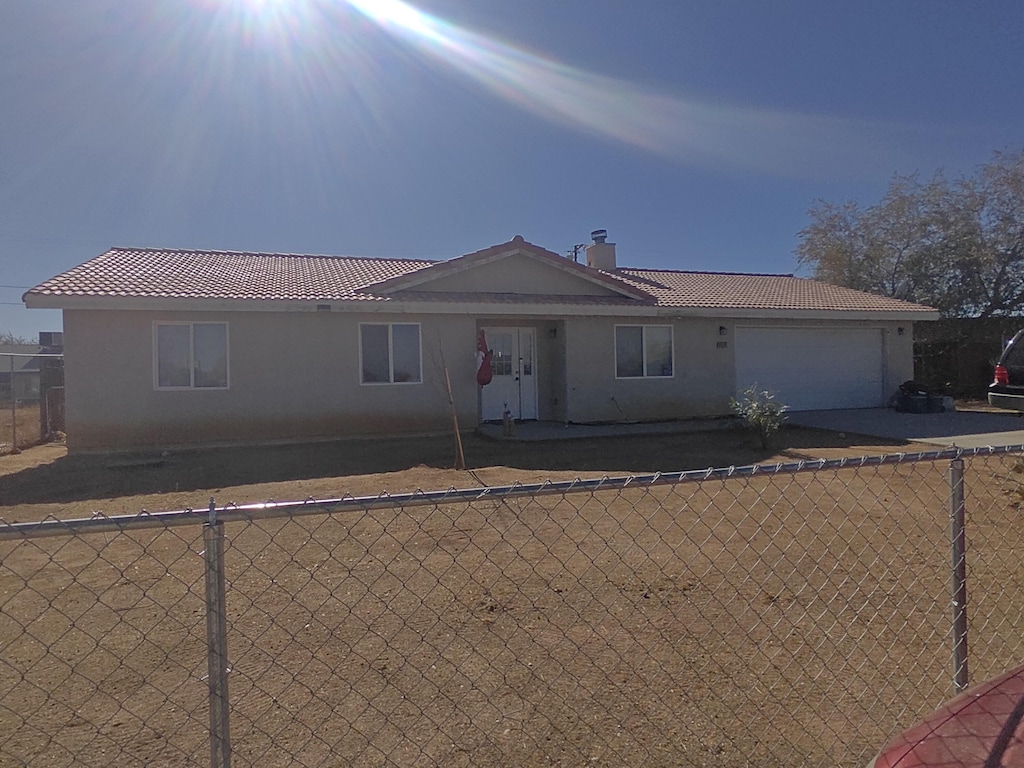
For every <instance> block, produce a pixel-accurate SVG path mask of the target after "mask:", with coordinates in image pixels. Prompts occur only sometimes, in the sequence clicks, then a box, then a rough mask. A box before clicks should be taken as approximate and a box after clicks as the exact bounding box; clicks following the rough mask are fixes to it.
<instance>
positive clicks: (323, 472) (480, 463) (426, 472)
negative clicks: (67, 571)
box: [0, 427, 919, 522]
mask: <svg viewBox="0 0 1024 768" xmlns="http://www.w3.org/2000/svg"><path fill="white" fill-rule="evenodd" d="M464 448H465V457H466V463H467V467H468V468H467V470H465V471H457V470H454V469H452V467H453V466H454V461H455V449H454V443H453V440H452V438H451V437H447V436H442V437H416V438H394V439H381V440H351V441H338V442H324V443H315V444H306V445H277V446H260V447H234V448H212V449H206V450H189V451H177V452H164V453H149V454H138V455H131V456H123V455H119V456H103V455H73V456H68V455H67V453H66V451H65V449H64V447H63V446H62V445H60V444H45V445H38V446H35V447H33V448H31V449H28V450H25V451H23V452H22V453H20V454H17V455H6V456H0V516H2V517H3V518H4V519H6V520H8V521H9V522H13V521H16V520H29V519H39V517H40V516H45V515H54V516H57V517H61V518H68V517H82V516H89V515H92V514H93V513H94V512H102V513H104V514H108V515H112V514H131V513H135V512H138V511H139V510H141V509H148V510H150V511H158V510H174V509H183V508H186V507H193V508H196V507H205V506H206V505H207V504H208V503H209V498H210V497H211V496H213V497H215V498H216V499H217V502H218V504H223V503H228V502H235V503H239V504H241V503H245V502H256V501H265V500H267V499H276V500H279V501H284V500H297V499H305V498H310V497H312V498H331V497H339V496H343V495H345V494H349V495H353V496H362V495H376V494H378V493H381V492H389V493H400V492H405V491H414V490H417V489H420V490H438V489H445V488H451V487H456V488H467V487H469V488H471V487H476V486H480V485H488V486H498V485H507V484H511V483H514V482H517V481H518V482H536V481H538V480H559V479H562V480H565V479H572V478H575V477H601V476H617V475H630V474H645V473H651V472H677V471H681V470H688V469H706V468H707V467H728V466H745V465H750V464H758V463H777V462H793V461H800V460H804V459H817V458H838V457H841V456H863V455H876V454H880V453H895V452H900V451H905V450H919V448H917V447H911V448H909V449H908V447H907V445H906V444H901V443H894V442H891V441H886V440H883V439H880V438H872V437H865V436H859V435H842V434H837V433H834V432H827V431H823V430H814V429H803V428H799V427H784V428H783V429H782V430H781V431H780V432H779V433H778V434H777V435H776V436H775V440H774V441H773V445H772V447H771V448H769V449H767V450H765V449H762V448H761V447H760V445H759V443H758V441H757V439H756V437H754V436H753V435H752V434H751V433H749V432H747V431H745V430H740V429H736V430H717V431H712V432H699V433H687V434H675V435H649V436H632V437H620V438H592V439H584V440H572V441H552V442H531V443H526V442H504V441H496V440H490V439H487V438H484V437H480V436H476V435H467V436H466V437H465V438H464Z"/></svg>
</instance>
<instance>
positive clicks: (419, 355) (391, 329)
mask: <svg viewBox="0 0 1024 768" xmlns="http://www.w3.org/2000/svg"><path fill="white" fill-rule="evenodd" d="M396 325H400V326H408V327H413V328H415V329H416V372H417V375H418V378H416V379H414V380H409V381H395V326H396ZM367 326H374V327H378V328H380V327H386V328H387V329H388V349H387V352H388V380H387V381H366V380H365V378H364V376H363V374H364V369H363V328H364V327H367ZM358 370H359V386H361V387H390V386H409V385H416V384H422V383H423V327H422V324H421V323H403V322H385V323H374V322H368V321H367V322H360V323H359V368H358Z"/></svg>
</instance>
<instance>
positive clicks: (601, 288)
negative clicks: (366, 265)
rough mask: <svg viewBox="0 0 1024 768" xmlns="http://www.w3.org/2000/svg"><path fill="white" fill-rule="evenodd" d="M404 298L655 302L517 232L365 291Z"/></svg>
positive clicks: (635, 288) (629, 285) (637, 288)
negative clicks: (412, 293) (509, 297)
mask: <svg viewBox="0 0 1024 768" xmlns="http://www.w3.org/2000/svg"><path fill="white" fill-rule="evenodd" d="M362 291H363V292H366V293H374V294H384V295H390V296H393V297H394V298H396V299H397V298H401V297H402V294H403V293H406V292H410V291H415V292H416V293H417V294H421V293H445V294H516V295H520V296H567V297H568V296H576V297H582V296H588V297H618V298H620V299H631V300H634V301H637V300H640V301H650V300H651V299H652V297H651V295H650V294H649V293H648V292H647V291H645V290H643V289H642V288H641V287H640V286H639V285H635V284H632V283H628V282H625V281H623V280H620V279H618V278H617V277H615V276H614V275H612V274H609V273H607V272H601V271H600V270H596V269H592V268H589V267H584V266H581V265H580V264H577V263H576V262H574V261H570V260H569V259H566V258H563V257H561V256H559V255H558V254H557V253H554V252H552V251H549V250H547V249H545V248H541V247H540V246H537V245H534V244H533V243H529V242H527V241H526V240H524V239H523V237H522V236H521V235H516V236H515V237H514V238H512V239H511V240H510V241H508V242H507V243H501V244H500V245H495V246H491V247H490V248H486V249H484V250H482V251H476V252H474V253H469V254H466V255H465V256H459V257H458V258H455V259H451V260H449V261H441V262H436V263H434V264H431V265H430V266H428V267H425V268H424V269H420V270H418V271H416V272H412V273H409V274H405V275H401V276H398V277H394V278H390V279H388V280H383V281H381V282H379V283H374V284H372V285H368V286H366V287H364V288H363V289H362Z"/></svg>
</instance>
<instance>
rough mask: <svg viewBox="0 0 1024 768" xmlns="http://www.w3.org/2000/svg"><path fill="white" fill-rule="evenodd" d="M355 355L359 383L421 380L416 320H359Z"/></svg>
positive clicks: (391, 382) (393, 382)
mask: <svg viewBox="0 0 1024 768" xmlns="http://www.w3.org/2000/svg"><path fill="white" fill-rule="evenodd" d="M359 357H360V370H361V379H360V380H361V381H362V383H363V384H418V383H419V382H421V381H422V380H423V379H422V376H421V368H420V326H419V324H417V323H381V324H371V323H361V324H360V325H359Z"/></svg>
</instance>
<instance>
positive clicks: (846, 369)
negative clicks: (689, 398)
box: [736, 326, 886, 411]
mask: <svg viewBox="0 0 1024 768" xmlns="http://www.w3.org/2000/svg"><path fill="white" fill-rule="evenodd" d="M884 382H885V356H884V352H883V337H882V330H881V329H880V328H844V327H841V326H826V327H816V328H757V327H738V328H737V329H736V392H737V394H740V393H742V392H743V391H744V390H745V389H747V388H749V387H750V386H751V385H755V384H756V385H757V388H758V389H767V390H769V391H771V392H773V393H774V394H775V396H776V398H777V399H778V401H779V402H781V403H783V404H785V405H788V406H789V408H790V409H791V410H794V411H812V410H827V409H835V408H877V407H879V406H884V405H885V400H886V396H885V391H884Z"/></svg>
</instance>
